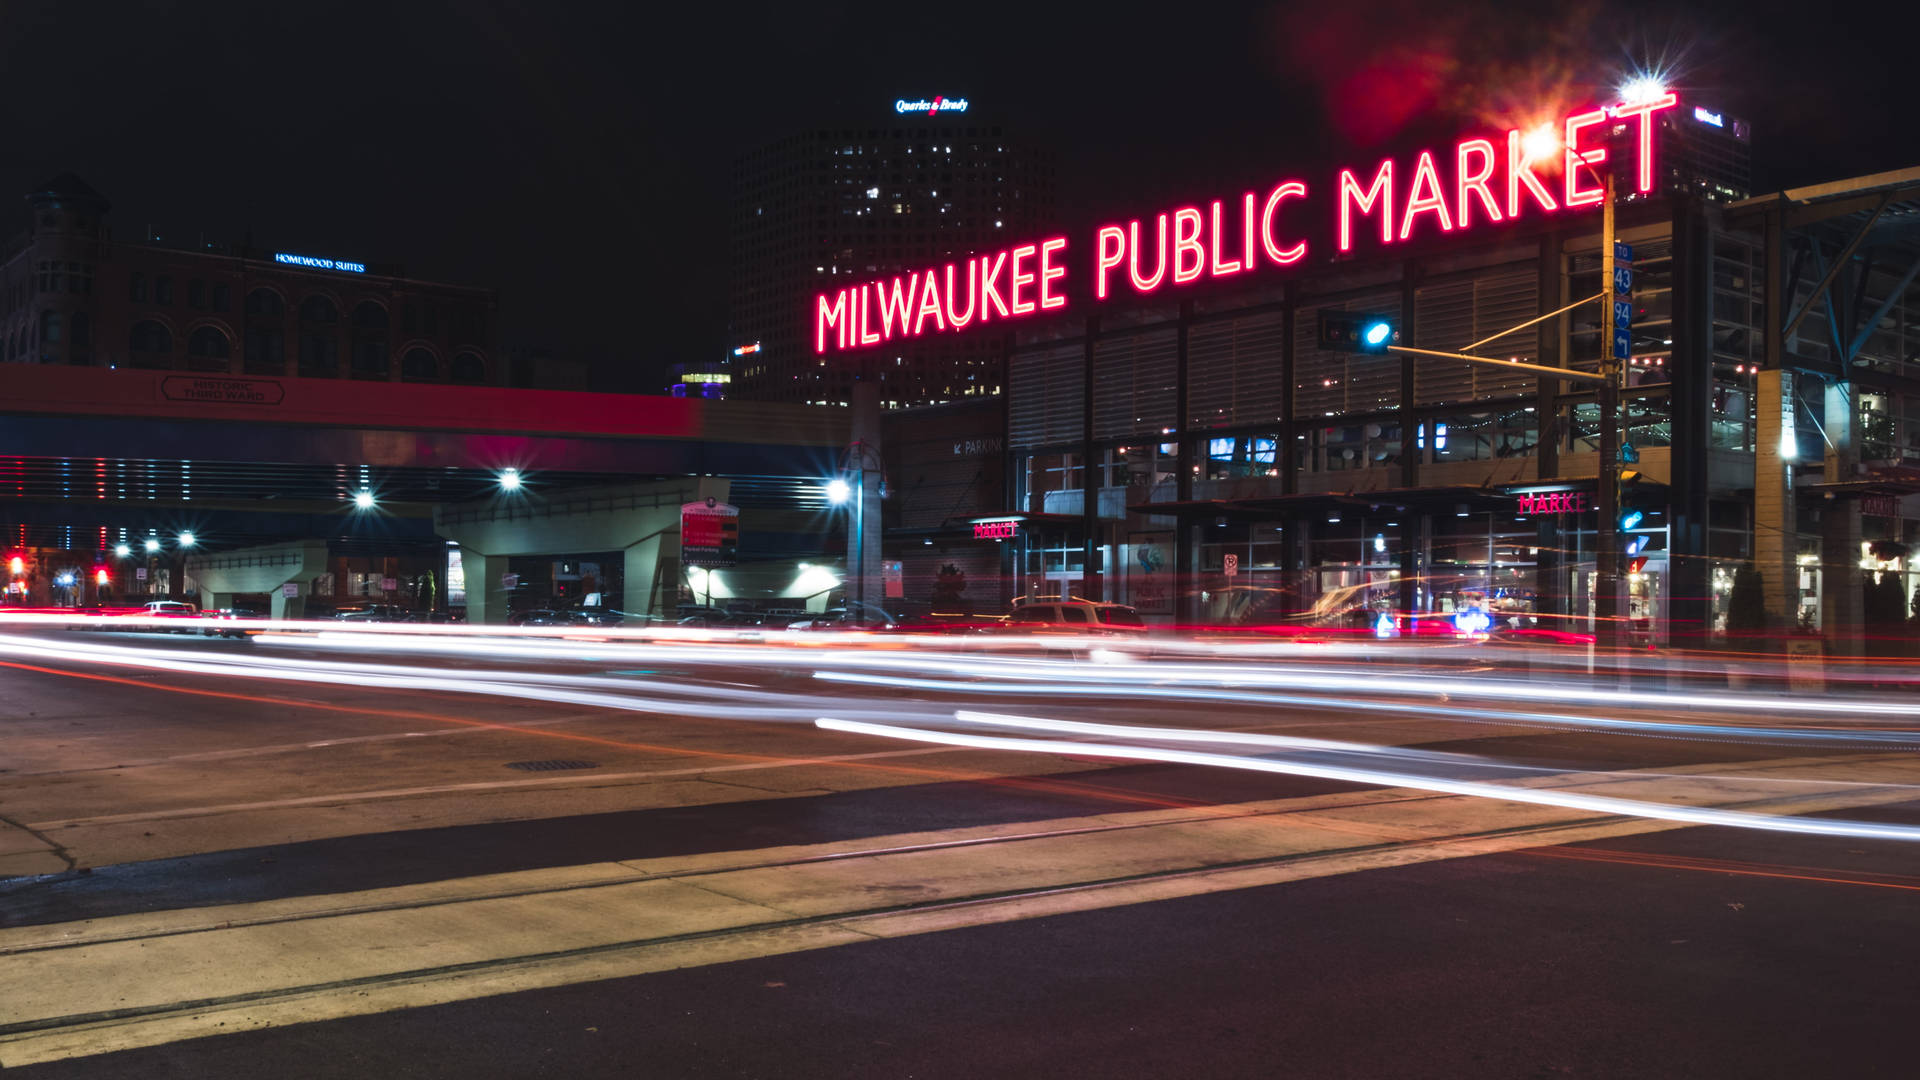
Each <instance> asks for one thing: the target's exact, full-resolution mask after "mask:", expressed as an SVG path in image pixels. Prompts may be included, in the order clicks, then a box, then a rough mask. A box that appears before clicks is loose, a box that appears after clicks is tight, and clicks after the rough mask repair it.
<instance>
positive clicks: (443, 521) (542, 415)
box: [0, 364, 849, 622]
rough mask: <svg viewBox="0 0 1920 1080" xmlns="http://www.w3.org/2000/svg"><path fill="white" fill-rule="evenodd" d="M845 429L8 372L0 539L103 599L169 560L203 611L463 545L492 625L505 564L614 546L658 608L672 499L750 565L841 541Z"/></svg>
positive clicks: (390, 391)
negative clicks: (348, 564) (691, 507)
mask: <svg viewBox="0 0 1920 1080" xmlns="http://www.w3.org/2000/svg"><path fill="white" fill-rule="evenodd" d="M848 441H849V420H848V414H847V412H846V411H845V410H837V409H826V408H816V407H807V406H798V405H785V404H771V403H759V402H737V401H724V400H721V401H714V400H703V399H686V398H671V397H642V396H630V395H615V394H591V393H577V392H566V391H543V390H522V389H510V388H503V387H489V386H448V385H442V384H413V383H405V382H394V381H357V380H344V379H303V378H296V377H284V378H282V377H273V378H260V377H238V376H232V375H229V374H225V373H220V374H200V373H193V372H183V371H144V370H140V371H136V370H113V369H103V368H98V367H68V366H51V365H45V366H43V365H32V366H29V365H13V364H7V365H4V367H3V368H0V546H5V547H6V548H7V549H8V550H9V551H11V552H61V553H66V554H65V556H64V557H66V558H67V559H69V561H72V560H80V559H83V558H92V559H94V560H95V565H94V566H93V567H89V568H85V569H83V570H82V571H81V572H80V573H79V575H78V576H79V577H82V578H85V580H84V581H79V582H76V583H75V584H74V585H73V586H72V589H71V591H70V593H69V595H67V597H66V599H67V601H68V602H94V601H95V600H96V599H98V598H99V597H98V595H97V594H98V593H99V592H101V590H98V589H95V588H94V587H93V586H94V577H95V576H96V575H99V574H101V573H102V572H104V573H105V574H106V576H107V578H108V579H109V580H113V581H115V582H116V584H119V579H120V578H121V577H122V576H123V574H124V576H126V577H129V578H131V577H133V576H134V575H135V574H138V575H139V577H140V579H141V580H142V581H144V582H154V581H158V580H159V579H160V574H161V572H162V571H171V572H170V574H169V575H168V578H167V580H168V581H169V585H168V586H167V590H168V591H170V592H171V593H172V594H173V595H178V594H179V593H180V591H181V586H182V582H183V581H184V580H186V579H189V578H190V579H193V580H194V581H195V582H196V584H197V585H198V586H199V588H200V589H201V590H202V592H204V593H205V596H204V598H203V601H202V603H203V606H220V605H219V604H217V603H216V602H217V601H219V600H221V599H224V598H229V597H231V596H233V595H241V594H259V593H262V592H267V593H271V594H273V595H275V596H276V598H277V599H276V602H275V604H274V608H275V613H276V614H283V613H284V614H296V615H297V614H299V613H300V612H299V608H300V607H301V604H300V603H298V602H296V603H294V604H292V605H291V606H289V605H288V604H285V603H283V602H281V599H285V600H294V601H303V600H304V599H306V595H305V594H304V593H303V594H301V595H286V596H284V597H282V594H283V593H295V592H297V591H298V590H301V589H305V588H310V587H311V586H312V583H313V581H314V580H315V579H316V578H317V577H318V576H319V575H320V574H322V573H325V572H327V571H325V570H323V569H322V568H321V567H320V566H319V565H317V564H324V563H327V562H328V560H329V559H332V560H336V561H337V560H339V559H342V558H350V557H355V556H359V557H365V558H382V557H392V556H395V555H398V554H410V555H412V556H414V557H416V558H417V559H418V560H422V561H424V562H425V563H428V564H433V563H436V562H437V563H438V564H439V565H441V566H445V565H446V562H447V559H446V554H445V553H446V552H447V551H449V550H457V551H459V552H460V555H461V557H460V559H459V560H457V564H458V565H459V566H460V567H461V569H462V570H463V571H464V576H465V577H466V578H467V579H468V580H469V581H471V582H472V583H473V587H472V588H470V589H469V590H467V605H468V608H469V612H468V613H469V617H470V618H471V619H473V620H474V621H496V622H497V621H503V620H504V619H505V616H506V610H505V609H506V600H507V596H506V594H507V593H510V592H512V591H513V589H514V585H513V582H514V579H515V575H514V574H513V573H512V572H511V571H509V570H507V569H506V567H507V566H508V562H509V560H512V559H516V558H526V557H533V556H566V555H569V554H576V555H577V554H578V553H581V552H592V553H597V554H598V555H599V556H600V557H601V558H602V559H603V560H604V559H605V557H606V556H607V555H609V554H612V555H615V556H617V561H618V562H619V563H620V564H621V571H622V576H623V577H624V581H625V583H626V586H627V588H626V594H625V608H626V609H627V610H630V611H648V612H653V613H660V612H661V611H662V610H663V609H664V610H665V611H669V612H670V611H671V610H672V606H673V603H674V598H675V596H676V595H678V592H679V587H680V584H681V576H680V568H679V560H678V555H679V548H678V538H679V516H678V515H679V506H680V503H681V502H683V501H692V500H694V499H704V498H707V497H712V498H715V499H716V500H717V501H721V502H730V503H733V504H735V505H737V506H740V507H741V513H742V519H743V520H742V528H741V550H740V558H741V560H742V561H743V562H761V563H765V562H778V561H779V560H781V559H795V560H797V559H804V558H807V557H809V556H813V557H816V558H817V557H819V556H820V555H821V554H823V553H832V552H835V551H836V544H835V543H834V534H835V533H837V532H840V531H842V530H843V529H844V524H843V521H842V519H843V518H844V516H845V515H844V514H837V513H833V512H831V509H830V508H829V507H828V505H827V502H826V499H825V496H824V494H823V492H822V487H821V483H822V479H823V478H825V477H828V476H830V475H832V474H833V473H834V472H835V471H836V469H837V468H838V466H839V463H840V461H841V459H842V455H843V453H844V450H845V447H846V445H847V443H848ZM503 478H505V482H503ZM369 503H370V505H368V504H369ZM187 536H190V537H191V543H190V544H188V543H182V540H183V539H184V538H186V537H187ZM316 544H317V545H322V546H323V547H324V548H325V552H326V554H325V555H323V554H321V553H320V552H319V550H318V549H316V547H315V545H316ZM123 545H124V548H125V549H126V550H127V552H128V553H127V554H118V553H119V552H121V551H122V549H123ZM142 561H145V562H146V563H147V564H148V566H147V567H138V566H136V565H135V564H137V563H140V562H142ZM149 568H150V569H151V570H152V576H151V577H149V576H148V575H147V574H144V573H139V572H140V570H142V569H149ZM35 569H41V570H45V571H46V572H44V573H39V574H36V573H34V570H35ZM282 571H284V572H285V574H286V576H285V577H284V578H282V579H281V580H278V581H268V580H267V579H268V578H271V577H275V576H276V575H277V574H279V573H281V572H282ZM372 573H378V571H377V570H375V571H372ZM26 576H27V577H30V578H34V579H35V584H36V585H37V586H38V587H39V589H40V592H38V593H30V592H29V591H27V590H22V592H21V594H20V598H29V597H31V598H37V599H39V600H41V602H46V600H47V598H48V596H49V595H50V594H49V593H48V591H47V590H48V589H50V588H51V587H52V586H51V584H50V583H51V582H52V581H53V580H55V576H54V574H53V571H52V568H50V567H48V568H32V567H30V568H29V572H28V574H27V575H26ZM68 576H71V575H70V574H69V575H68ZM43 578H44V579H45V580H40V579H43ZM369 580H370V581H373V580H378V583H379V584H380V585H382V586H384V585H387V584H388V583H389V582H390V581H391V579H385V580H380V579H372V578H369ZM132 584H133V582H131V581H128V582H125V583H124V586H125V587H123V588H121V589H120V591H121V592H122V594H123V595H124V594H125V593H126V592H129V591H132V589H131V588H130V587H131V586H132ZM454 584H455V582H453V581H441V582H438V583H436V584H435V586H434V587H435V588H448V589H451V588H452V586H453V585H454ZM289 585H292V586H293V588H292V589H289V588H287V586H289ZM109 588H112V587H109ZM139 591H141V592H142V593H143V594H146V595H153V594H156V593H158V592H159V590H158V589H157V588H155V587H153V586H152V585H151V584H149V585H147V586H145V587H143V588H141V589H140V590H139ZM392 591H393V590H392V589H389V588H378V589H374V588H364V589H363V592H364V594H365V595H366V596H367V597H369V598H374V599H379V598H386V599H391V598H392V597H388V596H386V595H385V594H387V593H390V592H392ZM82 593H84V596H83V595H82ZM411 599H413V600H415V601H418V600H419V599H420V597H418V596H414V597H412V598H411ZM435 599H437V600H438V601H439V604H440V606H444V605H445V601H446V600H447V599H448V596H447V595H446V594H444V593H441V594H438V595H437V596H436V597H435ZM56 602H57V601H56ZM416 606H428V605H416Z"/></svg>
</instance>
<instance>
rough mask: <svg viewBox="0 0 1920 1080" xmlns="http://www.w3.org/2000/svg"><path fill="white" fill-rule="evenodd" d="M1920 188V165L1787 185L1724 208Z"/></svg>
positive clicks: (1747, 208)
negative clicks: (1824, 181) (1845, 177)
mask: <svg viewBox="0 0 1920 1080" xmlns="http://www.w3.org/2000/svg"><path fill="white" fill-rule="evenodd" d="M1908 187H1913V188H1920V165H1916V166H1912V167H1909V168H1905V169H1895V170H1893V171H1891V172H1881V173H1872V174H1870V175H1867V176H1856V177H1853V178H1851V179H1848V180H1834V181H1830V182H1828V183H1825V184H1813V185H1811V186H1808V187H1800V188H1789V189H1787V190H1785V191H1778V192H1775V193H1773V194H1771V195H1755V196H1754V197H1753V198H1751V199H1741V200H1740V201H1739V202H1736V203H1729V204H1727V210H1728V211H1730V212H1732V211H1740V210H1753V209H1758V208H1760V207H1763V206H1767V205H1770V204H1773V203H1783V202H1784V203H1810V202H1820V201H1824V200H1826V199H1835V198H1840V197H1842V196H1847V195H1870V194H1874V193H1877V192H1882V191H1892V190H1897V189H1900V188H1908Z"/></svg>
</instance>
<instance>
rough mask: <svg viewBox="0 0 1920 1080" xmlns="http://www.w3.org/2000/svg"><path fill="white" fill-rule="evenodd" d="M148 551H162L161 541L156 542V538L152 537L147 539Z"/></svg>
mask: <svg viewBox="0 0 1920 1080" xmlns="http://www.w3.org/2000/svg"><path fill="white" fill-rule="evenodd" d="M147 550H148V551H149V552H154V551H159V550H160V541H159V540H156V539H154V538H153V537H151V536H149V537H147Z"/></svg>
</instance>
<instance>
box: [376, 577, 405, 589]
mask: <svg viewBox="0 0 1920 1080" xmlns="http://www.w3.org/2000/svg"><path fill="white" fill-rule="evenodd" d="M398 588H400V579H399V578H390V577H384V578H381V579H380V591H381V592H393V591H395V590H396V589H398Z"/></svg>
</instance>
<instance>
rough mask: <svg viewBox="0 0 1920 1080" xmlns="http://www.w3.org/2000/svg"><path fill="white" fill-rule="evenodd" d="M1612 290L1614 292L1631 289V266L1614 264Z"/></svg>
mask: <svg viewBox="0 0 1920 1080" xmlns="http://www.w3.org/2000/svg"><path fill="white" fill-rule="evenodd" d="M1613 291H1614V292H1616V293H1630V292H1632V291H1633V267H1631V266H1615V267H1614V268H1613Z"/></svg>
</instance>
